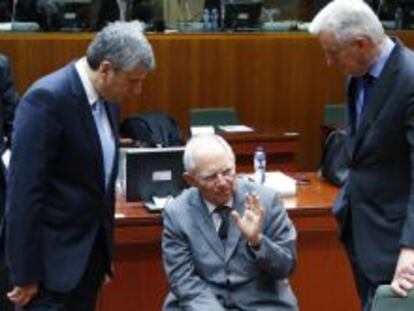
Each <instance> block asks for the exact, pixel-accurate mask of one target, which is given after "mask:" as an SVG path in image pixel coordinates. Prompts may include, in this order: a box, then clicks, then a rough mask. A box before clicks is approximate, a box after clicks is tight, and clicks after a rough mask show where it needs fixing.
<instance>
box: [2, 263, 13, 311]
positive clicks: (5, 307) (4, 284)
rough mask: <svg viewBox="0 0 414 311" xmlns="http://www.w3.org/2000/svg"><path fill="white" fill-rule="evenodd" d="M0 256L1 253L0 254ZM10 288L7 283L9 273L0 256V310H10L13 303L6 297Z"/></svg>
mask: <svg viewBox="0 0 414 311" xmlns="http://www.w3.org/2000/svg"><path fill="white" fill-rule="evenodd" d="M0 257H1V255H0ZM10 290H11V287H10V285H9V274H8V270H7V267H6V264H5V262H4V260H3V258H0V310H1V311H12V310H14V307H13V304H12V303H11V302H10V300H9V299H8V298H7V292H9V291H10Z"/></svg>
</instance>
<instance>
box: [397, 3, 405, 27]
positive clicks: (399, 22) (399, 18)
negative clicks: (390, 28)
mask: <svg viewBox="0 0 414 311" xmlns="http://www.w3.org/2000/svg"><path fill="white" fill-rule="evenodd" d="M403 27H404V25H403V10H402V8H401V7H400V6H399V7H397V9H396V10H395V29H403Z"/></svg>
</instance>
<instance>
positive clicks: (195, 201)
mask: <svg viewBox="0 0 414 311" xmlns="http://www.w3.org/2000/svg"><path fill="white" fill-rule="evenodd" d="M195 193H196V195H194V196H192V198H191V201H190V204H191V213H192V215H191V217H192V218H193V219H194V221H195V222H196V224H197V226H198V227H199V228H200V231H201V232H202V234H203V236H204V238H205V239H206V241H207V242H208V243H209V244H210V246H211V248H212V249H213V250H214V251H215V252H216V253H217V255H218V256H219V257H220V258H222V259H223V260H224V247H223V243H222V242H221V240H220V238H219V236H218V234H217V232H216V230H215V228H214V224H213V220H212V219H211V215H210V214H209V212H208V208H207V206H206V205H205V204H204V200H202V199H201V197H200V194H199V192H198V191H196V192H195Z"/></svg>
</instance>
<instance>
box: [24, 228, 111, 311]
mask: <svg viewBox="0 0 414 311" xmlns="http://www.w3.org/2000/svg"><path fill="white" fill-rule="evenodd" d="M104 245H105V242H104V238H103V235H102V234H98V237H97V239H96V241H95V245H94V248H93V250H92V253H91V256H90V258H89V261H88V265H87V268H86V270H85V273H84V275H83V276H82V278H81V281H80V283H79V284H78V285H77V286H76V287H75V288H74V289H72V290H71V291H69V292H65V293H59V292H55V291H53V290H50V289H46V288H44V287H42V286H40V290H39V295H38V296H37V297H36V298H35V299H34V300H33V301H32V302H31V303H29V304H28V305H26V306H25V307H21V308H19V307H16V311H95V305H96V299H97V295H98V292H99V289H100V287H101V285H102V282H103V280H104V277H105V273H106V272H107V271H108V269H109V260H108V255H107V253H106V248H105V247H104Z"/></svg>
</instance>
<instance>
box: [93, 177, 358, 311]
mask: <svg viewBox="0 0 414 311" xmlns="http://www.w3.org/2000/svg"><path fill="white" fill-rule="evenodd" d="M292 174H293V176H294V177H295V178H297V180H299V181H300V184H301V185H298V191H297V195H296V196H292V197H286V198H283V202H284V204H285V207H286V208H287V210H288V213H289V216H290V217H291V219H292V220H293V222H294V224H295V226H296V229H297V231H298V266H297V268H296V270H295V272H294V274H293V276H292V278H291V283H292V286H293V289H294V291H295V293H296V295H297V297H298V300H299V304H300V308H301V310H305V311H307V310H310V311H324V310H326V311H331V310H336V311H342V310H343V311H352V310H358V301H357V295H356V291H355V288H354V284H353V279H352V275H351V270H350V267H349V265H348V262H347V259H346V256H345V253H344V250H343V248H342V246H341V244H340V242H339V241H338V239H337V233H336V231H337V224H336V222H335V220H334V218H333V217H332V215H331V212H330V209H331V206H332V203H333V201H334V198H335V196H336V194H337V192H338V189H337V188H335V187H333V186H331V185H329V184H327V183H326V182H323V181H321V180H320V179H319V178H318V176H317V175H316V173H292ZM161 236H162V214H160V213H150V212H148V211H147V210H146V208H145V207H144V206H143V203H142V202H124V201H122V200H120V201H118V202H117V209H116V230H115V240H116V259H115V278H114V279H113V281H112V282H111V283H109V284H107V285H105V286H104V289H103V291H102V294H101V295H100V298H99V305H98V308H97V310H102V311H113V310H123V311H137V310H144V311H153V310H154V311H155V310H161V306H162V302H163V300H164V297H165V295H166V294H167V292H168V284H167V281H166V278H165V275H164V272H163V267H162V257H161V255H162V254H161Z"/></svg>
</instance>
